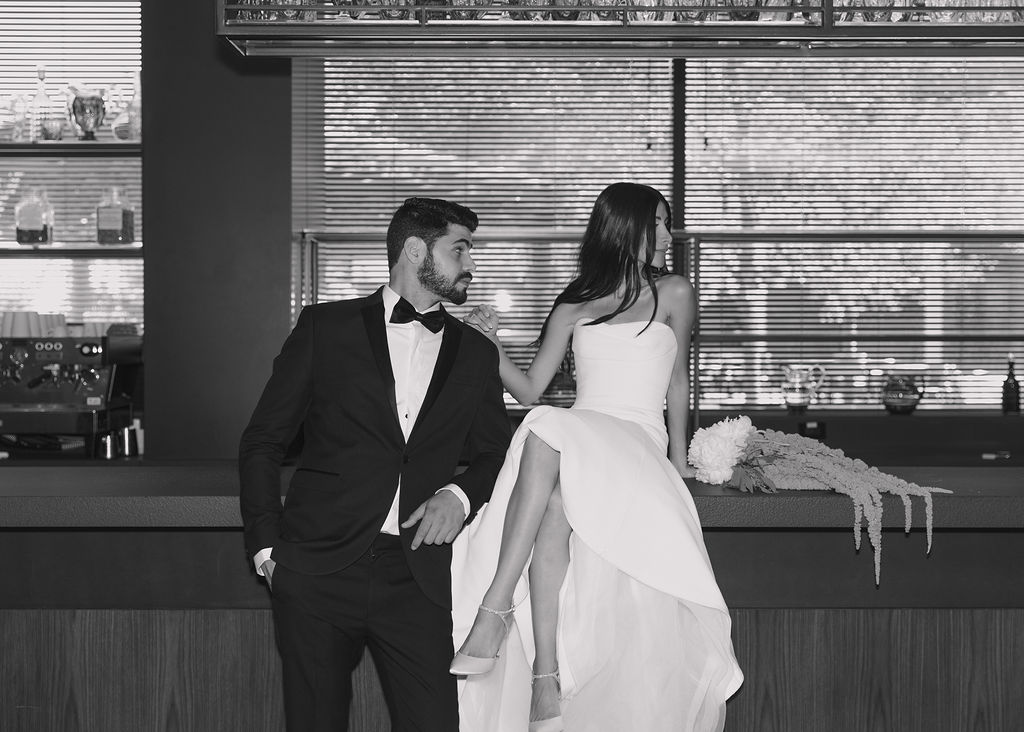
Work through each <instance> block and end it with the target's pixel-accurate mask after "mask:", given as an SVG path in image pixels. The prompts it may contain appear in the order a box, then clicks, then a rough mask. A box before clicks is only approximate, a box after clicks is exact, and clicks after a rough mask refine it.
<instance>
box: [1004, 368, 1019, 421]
mask: <svg viewBox="0 0 1024 732" xmlns="http://www.w3.org/2000/svg"><path fill="white" fill-rule="evenodd" d="M1019 413H1020V384H1018V383H1017V377H1016V376H1014V373H1013V354H1012V353H1011V354H1009V356H1007V370H1006V379H1005V380H1004V381H1003V414H1019Z"/></svg>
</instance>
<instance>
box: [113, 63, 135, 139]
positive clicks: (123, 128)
mask: <svg viewBox="0 0 1024 732" xmlns="http://www.w3.org/2000/svg"><path fill="white" fill-rule="evenodd" d="M110 131H111V132H113V133H114V137H115V139H118V140H124V141H125V142H139V141H140V140H141V139H142V81H141V79H140V78H139V72H138V71H135V73H133V74H132V98H131V99H130V100H129V101H128V104H126V105H125V107H124V109H123V110H121V113H120V114H119V115H117V118H116V119H115V120H114V122H113V124H111V125H110Z"/></svg>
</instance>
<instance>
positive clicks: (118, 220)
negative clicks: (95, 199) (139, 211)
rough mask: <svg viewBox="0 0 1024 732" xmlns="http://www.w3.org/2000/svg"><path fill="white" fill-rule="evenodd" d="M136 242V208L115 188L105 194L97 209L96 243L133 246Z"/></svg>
mask: <svg viewBox="0 0 1024 732" xmlns="http://www.w3.org/2000/svg"><path fill="white" fill-rule="evenodd" d="M134 241H135V208H134V207H133V206H132V205H131V203H129V202H128V200H127V199H125V198H124V197H123V196H122V195H121V189H120V188H118V187H117V186H114V187H112V188H110V189H109V190H107V192H106V193H104V194H103V198H101V199H100V203H99V205H98V206H97V207H96V242H97V243H98V244H132V243H133V242H134Z"/></svg>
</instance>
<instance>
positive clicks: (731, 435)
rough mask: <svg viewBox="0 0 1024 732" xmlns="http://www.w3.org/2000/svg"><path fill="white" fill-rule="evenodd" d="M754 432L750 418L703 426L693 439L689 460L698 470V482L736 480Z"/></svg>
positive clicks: (713, 483)
mask: <svg viewBox="0 0 1024 732" xmlns="http://www.w3.org/2000/svg"><path fill="white" fill-rule="evenodd" d="M753 431H754V425H753V424H752V423H751V421H750V417H747V416H746V415H743V416H740V417H736V418H731V419H723V420H721V421H720V422H716V423H715V424H713V425H711V426H710V427H701V428H700V429H699V430H697V431H696V433H694V435H693V439H692V440H690V449H689V452H688V453H687V456H686V457H687V460H688V461H689V463H690V465H692V466H693V467H694V468H696V469H697V480H699V481H701V482H703V483H709V484H711V485H721V484H723V483H725V482H726V481H727V480H729V478H731V477H732V470H733V468H734V467H736V465H737V464H738V463H739V461H740V458H741V457H742V456H743V453H744V450H745V449H746V446H747V440H748V439H749V437H750V434H751V433H752V432H753Z"/></svg>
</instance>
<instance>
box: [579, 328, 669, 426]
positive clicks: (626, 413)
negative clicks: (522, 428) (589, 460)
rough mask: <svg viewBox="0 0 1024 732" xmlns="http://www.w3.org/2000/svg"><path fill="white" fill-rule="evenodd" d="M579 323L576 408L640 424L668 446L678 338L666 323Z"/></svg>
mask: <svg viewBox="0 0 1024 732" xmlns="http://www.w3.org/2000/svg"><path fill="white" fill-rule="evenodd" d="M585 322H586V321H585V320H582V319H581V320H579V321H577V322H576V327H575V328H574V329H573V355H574V356H575V360H576V403H575V404H574V405H573V408H574V409H591V410H594V411H597V412H603V413H605V414H610V415H612V416H615V417H619V418H621V419H626V420H629V421H631V422H637V423H639V424H641V425H642V426H643V427H644V428H645V429H647V430H648V432H650V434H651V436H652V437H653V438H654V439H655V440H656V441H658V442H659V443H663V444H664V445H667V440H668V437H667V434H666V431H665V417H664V408H665V394H666V393H667V391H668V384H669V379H670V378H671V376H672V367H673V365H674V364H675V359H676V349H677V345H676V337H675V333H674V332H673V331H672V329H671V328H670V327H669V326H667V325H665V324H664V323H659V322H653V323H651V324H650V326H648V327H647V328H646V330H644V326H646V325H647V323H646V321H641V322H629V323H599V324H598V325H584V323H585Z"/></svg>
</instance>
